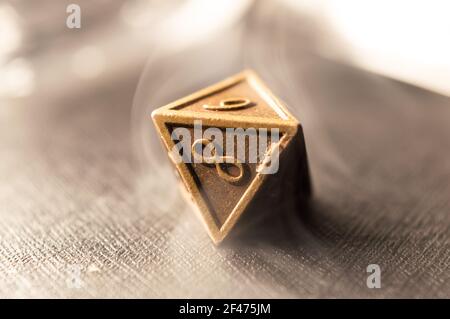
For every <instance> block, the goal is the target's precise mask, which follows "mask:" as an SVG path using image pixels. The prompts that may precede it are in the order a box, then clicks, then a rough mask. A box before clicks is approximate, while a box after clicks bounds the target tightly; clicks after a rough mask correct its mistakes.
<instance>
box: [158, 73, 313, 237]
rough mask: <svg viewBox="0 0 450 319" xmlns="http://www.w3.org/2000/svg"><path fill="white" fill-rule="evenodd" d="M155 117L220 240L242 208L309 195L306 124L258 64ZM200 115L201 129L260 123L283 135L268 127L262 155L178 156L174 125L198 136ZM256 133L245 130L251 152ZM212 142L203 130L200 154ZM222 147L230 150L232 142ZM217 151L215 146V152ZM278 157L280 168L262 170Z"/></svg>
mask: <svg viewBox="0 0 450 319" xmlns="http://www.w3.org/2000/svg"><path fill="white" fill-rule="evenodd" d="M152 118H153V121H154V124H155V127H156V129H157V131H158V133H159V135H160V137H161V139H162V142H163V144H164V146H165V148H166V150H167V151H168V153H169V158H170V159H171V160H172V162H173V164H174V165H175V166H176V168H177V171H178V173H179V176H180V177H181V180H182V181H183V184H184V186H185V188H186V190H187V191H188V194H189V195H190V196H189V197H190V199H191V200H192V202H193V203H194V206H195V207H196V210H197V212H198V214H199V216H200V217H201V219H202V221H203V222H204V224H205V226H206V229H207V230H208V233H209V235H210V237H211V238H212V240H213V241H214V243H216V244H218V243H220V242H221V241H222V240H223V239H224V238H225V237H226V236H227V235H228V234H229V233H230V231H231V230H232V228H233V227H234V225H235V224H236V222H237V220H238V219H239V218H240V216H241V215H243V214H244V213H245V215H248V216H255V215H256V216H263V215H264V214H265V213H267V212H270V213H274V212H280V211H284V210H286V209H294V210H298V209H299V207H300V206H299V204H301V203H303V202H304V201H305V200H306V199H307V198H308V197H309V195H310V180H309V173H308V164H307V157H306V149H305V143H304V137H303V131H302V128H301V125H300V123H299V122H298V120H297V119H296V118H295V117H293V116H292V114H290V113H289V112H288V110H287V109H286V107H285V106H284V105H283V103H282V102H280V101H279V100H278V99H277V98H276V97H275V96H274V95H273V94H272V93H271V92H270V91H269V89H268V88H267V87H266V86H265V85H264V84H263V83H262V81H261V80H260V79H259V78H258V76H257V75H256V74H255V73H254V72H253V71H249V70H246V71H243V72H241V73H239V74H237V75H235V76H232V77H230V78H227V79H225V80H223V81H221V82H220V83H217V84H215V85H212V86H210V87H207V88H205V89H203V90H200V91H198V92H196V93H194V94H192V95H189V96H187V97H185V98H182V99H180V100H178V101H175V102H173V103H170V104H168V105H166V106H163V107H161V108H159V109H157V110H155V111H154V112H153V113H152ZM198 121H201V123H202V128H203V130H205V129H206V128H211V127H213V128H218V129H219V130H221V131H222V132H223V136H225V135H226V129H227V128H242V129H244V130H246V129H248V128H255V131H256V134H257V135H258V140H259V138H260V137H259V134H261V132H263V131H265V130H264V129H267V131H270V130H273V129H278V131H279V139H278V140H276V141H275V142H273V140H272V139H271V135H270V134H268V138H267V145H268V147H267V150H266V152H264V153H258V155H261V154H262V156H258V157H257V159H256V161H253V162H250V161H248V162H243V163H241V162H240V161H239V160H238V159H231V162H232V163H231V164H224V163H216V162H214V160H213V159H208V158H206V157H204V158H202V160H203V161H204V162H195V161H194V162H191V163H189V162H187V161H179V160H174V157H173V153H172V152H173V149H174V147H175V146H176V144H177V142H179V141H177V140H176V139H174V138H173V134H172V133H173V132H174V130H175V129H177V128H185V129H187V130H188V131H189V132H191V134H192V136H194V135H195V133H194V127H195V123H199V122H198ZM250 138H251V137H250V136H246V137H245V138H244V139H245V143H244V144H245V146H244V147H245V153H246V154H250V153H249V152H250V151H251V147H252V145H251V143H250V142H249V141H250ZM194 139H195V138H194ZM208 142H209V141H208V140H207V139H204V138H203V139H197V140H192V141H191V142H190V143H192V144H193V145H192V154H193V155H196V152H195V147H197V146H199V145H197V144H202V145H201V146H200V149H201V148H202V147H206V146H207V144H208ZM194 144H196V145H194ZM222 145H224V146H223V147H224V148H226V145H228V144H226V143H225V137H224V141H223V144H222ZM233 147H234V146H233ZM277 150H278V152H277ZM223 151H224V152H223V153H225V154H226V149H224V150H223ZM214 152H215V150H214V149H213V153H212V154H215V153H214ZM275 152H277V154H274V153H275ZM236 153H237V152H236ZM180 155H182V154H180ZM200 155H201V154H200ZM275 155H279V156H275ZM276 158H278V165H277V166H278V170H277V171H276V172H275V173H263V172H264V170H262V167H263V166H264V165H266V166H267V165H269V164H270V162H271V160H276ZM247 159H248V158H247ZM269 159H270V160H269ZM208 160H209V161H208ZM233 160H234V162H233ZM272 164H273V163H272ZM229 169H230V171H229ZM233 169H234V171H233V172H231V171H232V170H233ZM250 212H251V214H250ZM252 218H253V217H252Z"/></svg>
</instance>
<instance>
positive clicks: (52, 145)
mask: <svg viewBox="0 0 450 319" xmlns="http://www.w3.org/2000/svg"><path fill="white" fill-rule="evenodd" d="M47 2H48V3H50V1H47ZM95 2H98V3H100V2H101V3H110V2H107V1H94V2H93V3H95ZM53 3H54V2H52V4H53ZM82 3H83V4H82V6H83V5H84V8H85V9H84V14H85V20H83V21H85V25H84V26H83V28H82V29H81V30H82V32H81V31H71V30H70V31H69V30H67V29H65V26H64V21H65V17H66V13H65V6H66V5H67V3H64V1H61V4H60V5H57V6H56V5H50V4H47V7H46V8H47V9H48V10H47V11H46V14H48V15H51V18H47V19H44V18H43V14H32V11H33V10H32V8H29V7H28V6H29V5H31V4H29V1H28V2H27V3H26V4H25V1H17V2H15V4H14V6H13V5H11V6H8V7H6V6H4V7H3V8H8V9H4V11H3V12H6V11H8V10H9V11H8V12H9V13H10V12H11V10H10V9H11V8H13V9H14V10H15V11H16V13H17V14H18V15H20V19H17V21H19V22H20V23H22V29H21V30H22V31H23V37H22V43H25V45H22V46H21V47H20V48H18V49H17V53H15V54H16V55H17V57H19V56H20V58H18V59H15V60H14V59H13V60H12V61H13V62H14V63H15V64H12V65H11V64H10V63H9V62H8V63H6V62H5V65H9V67H10V68H9V69H8V70H9V71H8V72H10V73H8V74H9V75H8V76H10V80H11V81H12V82H11V81H10V82H8V84H11V83H12V84H11V86H10V87H9V88H7V89H8V90H6V89H5V88H4V90H3V91H2V92H3V96H2V97H0V98H1V100H0V101H1V103H0V104H1V105H0V176H1V184H0V297H63V298H65V297H113V298H114V297H137V298H139V297H177V298H186V297H197V298H201V297H206V298H208V297H215V298H220V297H221V298H228V297H237V298H240V297H250V298H252V297H268V298H270V297H275V298H276V297H287V298H291V297H294V298H297V297H303V298H315V297H363V298H364V297H377V298H378V297H447V298H448V297H450V269H449V268H450V267H449V265H450V249H449V248H450V239H449V234H450V214H449V211H450V198H449V194H450V161H449V160H448V159H449V158H450V138H449V137H450V99H449V98H448V97H445V96H442V95H439V94H436V93H433V92H430V91H427V90H424V89H421V88H418V87H415V86H411V85H408V84H405V83H401V82H398V81H395V80H391V79H389V78H385V77H382V76H380V75H374V74H372V73H368V72H366V71H362V70H359V69H356V68H353V67H350V66H346V65H344V64H341V63H337V62H333V61H331V60H329V59H325V58H323V57H321V56H319V55H317V54H315V53H314V52H310V51H309V50H297V48H298V47H300V46H301V45H302V44H303V45H304V44H305V43H308V44H311V41H312V40H311V39H309V38H308V36H306V37H305V38H301V39H299V38H298V34H297V33H294V32H296V31H295V30H293V29H291V28H292V27H293V26H296V22H295V21H294V22H293V24H292V25H288V26H287V27H286V28H285V29H283V30H282V31H283V32H282V34H278V33H277V30H272V31H273V33H270V32H269V30H267V32H266V31H265V30H264V28H268V29H273V28H272V26H271V25H270V23H269V25H264V23H263V24H262V25H258V28H257V29H256V30H254V29H252V28H254V25H256V23H257V19H255V17H254V15H252V14H247V13H245V12H244V13H242V15H243V18H242V19H243V21H245V22H244V25H245V26H246V27H247V28H249V29H250V34H252V32H255V34H256V35H255V37H254V38H257V36H258V35H261V33H262V34H265V35H266V36H268V37H273V42H272V43H278V41H280V39H281V38H284V39H287V43H284V45H285V47H284V48H285V50H284V51H283V52H281V53H280V52H279V50H278V49H276V48H274V44H273V45H272V46H271V47H270V49H266V50H264V48H258V47H255V46H257V45H261V43H264V42H265V41H263V42H261V41H259V42H258V41H256V40H255V41H256V42H255V43H253V42H252V41H250V42H246V43H245V44H244V45H252V46H253V50H256V51H258V50H259V49H261V50H260V51H258V52H261V55H258V57H259V60H258V59H253V58H252V56H250V60H248V59H247V60H245V59H244V60H243V59H240V58H238V59H234V58H233V59H232V60H233V62H230V67H227V66H226V65H225V62H224V61H225V59H227V58H226V57H224V58H223V60H221V59H220V58H219V57H216V59H211V57H210V56H209V57H205V56H202V54H201V53H198V52H197V53H195V54H197V57H198V59H197V61H202V63H207V62H206V60H208V59H209V60H213V61H209V63H210V65H212V66H213V67H214V66H215V65H216V68H215V69H218V70H220V71H218V72H216V73H215V74H214V75H213V76H211V77H210V79H207V80H205V81H206V82H205V83H204V84H205V85H206V84H211V83H213V82H214V81H216V80H219V79H221V78H223V77H226V76H229V75H231V74H233V73H234V72H236V71H239V70H240V69H241V68H243V67H247V66H251V67H253V68H255V69H256V71H257V72H260V73H261V75H262V77H263V78H265V76H266V79H267V80H268V82H269V86H273V87H274V90H275V92H276V93H277V94H278V95H279V96H280V97H281V98H286V99H287V100H288V102H289V104H290V105H294V107H296V106H295V105H296V104H297V102H298V105H308V106H307V107H304V108H303V109H300V110H299V112H300V114H302V115H303V117H302V118H300V120H301V121H302V122H303V123H304V129H305V137H306V143H307V148H308V153H309V154H308V155H309V162H310V168H311V173H312V179H313V184H314V190H315V195H314V200H313V201H312V203H311V207H310V208H309V209H308V210H307V211H303V212H299V214H287V215H286V216H273V217H271V219H270V220H267V221H265V222H264V223H262V224H260V225H259V226H258V227H256V228H255V229H252V230H249V232H248V233H246V234H244V235H241V236H240V237H239V238H236V239H235V240H233V241H230V242H229V243H227V244H226V245H223V246H221V247H218V248H217V247H215V246H214V245H213V244H212V242H211V241H210V240H209V238H208V236H207V234H206V232H205V231H204V229H203V227H202V225H201V223H200V222H199V221H198V220H197V218H196V216H195V215H194V214H192V213H190V212H188V211H186V209H185V208H184V207H183V206H182V205H181V206H180V207H175V208H172V209H171V210H169V211H167V212H165V213H164V214H161V213H160V212H157V211H156V208H155V205H154V204H153V202H154V201H155V199H156V200H158V196H160V195H158V194H157V193H155V187H153V188H152V187H148V186H146V185H147V184H146V182H143V180H145V181H148V180H150V183H153V184H154V185H158V184H160V183H163V180H162V179H161V178H158V179H157V178H156V177H155V178H153V177H152V176H147V175H145V169H143V167H145V165H146V163H145V160H144V161H143V160H142V159H139V154H136V153H137V152H136V149H135V145H134V144H133V141H134V140H135V137H134V136H133V134H134V133H133V132H134V130H135V127H134V125H136V123H135V121H134V120H133V116H132V114H134V116H136V112H137V117H138V118H144V119H146V117H147V118H148V113H146V112H145V111H143V112H140V111H141V110H140V109H139V108H138V109H137V110H136V109H135V110H133V112H134V113H132V107H133V99H134V98H135V92H136V87H137V86H138V83H141V85H142V81H141V82H139V78H140V75H141V73H142V70H143V69H144V66H145V63H146V58H147V57H148V55H151V54H152V53H153V51H154V50H156V49H159V50H162V51H164V50H165V48H163V47H162V45H161V47H159V48H155V47H153V46H152V44H151V43H152V42H151V41H150V42H148V43H146V44H145V45H144V44H142V41H141V37H142V34H140V35H139V36H138V37H136V38H133V37H132V36H131V35H130V34H131V33H132V34H134V33H133V32H135V31H128V33H127V32H125V31H124V29H125V27H123V21H125V22H126V21H128V20H127V17H128V16H129V14H133V12H138V11H139V10H138V11H133V10H137V9H136V7H133V6H131V5H129V6H125V7H123V6H122V4H123V2H121V1H114V2H111V3H112V4H111V5H110V6H103V7H102V8H103V9H102V10H100V9H98V6H95V5H93V4H92V5H89V3H91V2H87V1H86V2H82ZM180 3H181V2H180ZM134 5H136V4H134ZM172 5H178V3H177V2H174V3H173V4H172ZM124 8H125V9H124ZM137 8H138V9H139V7H137ZM170 9H171V8H166V7H164V6H163V7H159V8H158V10H160V11H159V12H161V13H160V14H161V15H163V14H164V12H167V11H168V10H170ZM99 10H100V11H99ZM155 10H156V9H155ZM240 10H241V9H240ZM242 10H243V11H245V10H246V9H245V8H244V9H242ZM19 13H20V14H19ZM8 16H11V14H10V15H8ZM273 16H276V17H278V18H281V17H283V15H281V16H278V15H276V14H275V13H273ZM32 17H34V20H33V18H32ZM157 17H158V16H157V15H154V16H152V17H151V18H149V17H146V16H144V17H143V18H142V19H143V20H144V21H147V19H150V20H151V21H155V20H156V21H157V19H156V18H157ZM39 18H41V19H42V20H39ZM244 18H245V19H244ZM11 19H13V18H11ZM11 21H13V22H11V24H10V25H13V26H14V21H16V20H14V19H13V20H11ZM132 21H134V22H136V20H132ZM19 22H18V23H19ZM155 23H159V22H155ZM133 27H134V26H133ZM12 29H14V28H12ZM238 29H239V28H238ZM275 29H276V28H275ZM132 30H134V29H132ZM233 30H234V29H233ZM261 30H262V32H261ZM16 31H17V30H16ZM17 32H18V31H17ZM139 32H141V31H139ZM139 32H138V34H139ZM234 32H235V31H233V33H232V34H234V35H235V33H234ZM291 32H292V33H291ZM237 34H238V35H237V37H239V34H240V33H239V31H237ZM16 36H17V37H20V35H16ZM144 36H145V37H147V38H149V37H150V38H151V37H152V35H151V34H144ZM247 36H248V34H247ZM252 39H253V38H252ZM222 40H223V39H222V38H221V41H222ZM9 41H12V42H10V45H12V44H14V37H13V38H10V39H9ZM158 41H159V40H158V38H157V37H155V42H154V43H158ZM308 41H309V42H308ZM213 42H214V41H213ZM237 42H239V41H237ZM312 42H314V41H312ZM11 43H12V44H11ZM139 43H140V45H139ZM149 43H150V44H149ZM205 43H210V42H208V41H206V42H205ZM177 44H178V45H180V43H179V42H177ZM178 50H179V52H181V53H177V54H180V55H177V54H174V55H173V56H174V57H173V58H171V57H170V56H169V55H165V54H162V56H163V57H162V58H161V59H160V60H158V61H160V62H159V63H157V64H158V65H157V66H156V67H155V68H154V69H151V68H150V71H149V72H150V73H149V74H148V77H147V78H149V79H150V81H147V82H145V83H144V85H145V86H148V87H155V86H156V87H161V81H163V79H167V78H168V79H170V78H171V76H175V75H176V74H179V73H177V70H174V67H175V65H176V63H175V62H174V61H179V60H180V59H181V61H182V62H183V60H182V59H187V58H186V54H184V53H183V52H185V51H184V50H185V48H178ZM186 50H187V49H186ZM186 52H190V51H186ZM299 52H300V53H301V54H299ZM264 54H265V55H264ZM180 56H181V57H182V58H180ZM280 56H282V58H280ZM247 58H248V56H247ZM108 59H111V60H109V61H110V62H108ZM171 59H172V60H171ZM173 59H174V60H173ZM280 59H281V60H282V62H280ZM227 60H229V59H227ZM111 61H114V62H111ZM0 62H1V61H0ZM192 63H194V62H192ZM197 63H198V62H197ZM224 65H225V66H224ZM265 67H266V68H265ZM267 67H268V69H270V68H272V69H276V70H282V69H283V68H287V69H288V72H286V73H288V74H289V77H288V80H286V78H285V77H283V76H278V77H277V76H276V75H273V74H272V77H271V76H270V74H268V70H267ZM11 68H12V69H11ZM11 70H12V71H11ZM11 72H12V75H11ZM199 72H200V71H199ZM269 73H270V72H269ZM275 73H276V72H275ZM280 73H281V74H284V73H283V72H281V71H280ZM4 74H6V73H4ZM189 74H190V75H191V77H192V79H194V78H195V77H196V76H197V74H196V73H195V72H192V73H189ZM14 79H19V80H17V81H16V82H14V81H13V80H14ZM283 79H285V82H283ZM14 83H15V84H14ZM164 83H165V92H168V93H167V96H166V98H167V99H169V100H170V99H176V98H178V97H181V96H183V95H184V94H186V93H189V92H190V91H195V90H197V89H199V88H200V87H201V86H200V87H197V85H196V84H195V85H194V84H193V85H192V87H183V88H180V87H179V86H178V85H176V84H175V83H174V82H170V81H169V80H167V81H166V82H164ZM299 90H301V91H302V92H307V94H306V96H307V98H306V97H304V96H303V95H301V94H297V95H295V94H293V95H290V93H291V92H298V91H299ZM298 96H302V97H303V98H304V99H301V100H298V101H297V100H296V97H298ZM145 129H147V127H145ZM148 129H149V131H148V132H149V134H150V129H151V126H148ZM138 148H139V144H138ZM138 153H139V152H138ZM147 164H148V165H151V163H147ZM162 174H164V172H163V173H162ZM176 196H178V195H176ZM369 264H379V265H380V267H381V289H368V288H367V286H366V278H367V276H368V275H369V274H368V273H367V272H366V267H367V266H368V265H369Z"/></svg>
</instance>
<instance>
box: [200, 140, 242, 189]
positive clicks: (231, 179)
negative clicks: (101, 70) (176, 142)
mask: <svg viewBox="0 0 450 319" xmlns="http://www.w3.org/2000/svg"><path fill="white" fill-rule="evenodd" d="M199 145H201V146H204V147H208V146H209V145H212V149H211V152H212V155H211V156H209V157H206V156H204V155H202V154H199V153H198V152H197V148H198V146H199ZM200 149H202V147H201V148H200ZM192 155H193V157H194V159H195V161H196V162H199V163H205V164H210V165H211V164H212V165H215V167H216V171H217V174H218V175H219V177H220V178H222V179H224V180H225V181H227V182H228V183H231V184H235V183H238V182H239V181H241V180H242V178H243V177H244V167H243V165H242V163H241V162H240V161H239V160H238V159H237V158H234V157H231V156H216V146H215V145H214V142H212V141H211V140H209V139H206V138H201V139H198V140H196V141H195V142H194V143H193V144H192ZM224 163H227V164H228V165H233V166H235V167H237V168H238V170H239V174H238V175H236V176H234V175H232V174H230V173H229V172H227V171H226V170H224V169H223V168H222V166H221V164H224Z"/></svg>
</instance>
